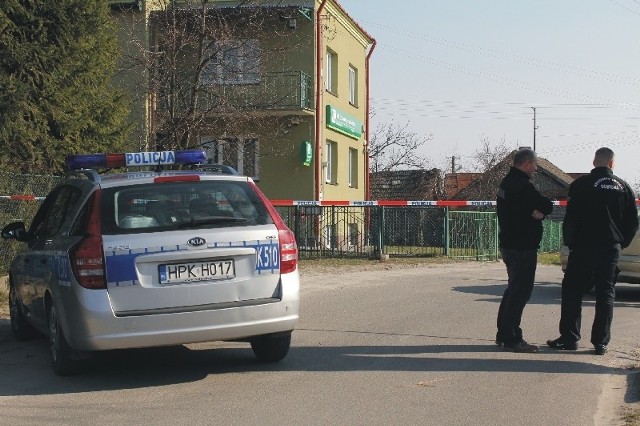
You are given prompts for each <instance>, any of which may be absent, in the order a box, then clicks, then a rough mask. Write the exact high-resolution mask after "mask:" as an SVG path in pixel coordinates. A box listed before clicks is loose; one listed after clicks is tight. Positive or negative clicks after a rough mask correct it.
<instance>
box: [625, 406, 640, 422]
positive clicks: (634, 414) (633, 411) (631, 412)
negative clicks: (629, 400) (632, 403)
mask: <svg viewBox="0 0 640 426" xmlns="http://www.w3.org/2000/svg"><path fill="white" fill-rule="evenodd" d="M621 420H622V422H623V423H622V424H623V425H624V426H640V407H636V408H631V407H625V408H623V409H622V416H621Z"/></svg>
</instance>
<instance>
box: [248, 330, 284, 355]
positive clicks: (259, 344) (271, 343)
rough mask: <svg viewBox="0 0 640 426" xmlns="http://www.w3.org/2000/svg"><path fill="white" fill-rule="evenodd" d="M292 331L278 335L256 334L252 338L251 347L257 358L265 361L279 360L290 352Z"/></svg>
mask: <svg viewBox="0 0 640 426" xmlns="http://www.w3.org/2000/svg"><path fill="white" fill-rule="evenodd" d="M290 347H291V332H288V333H284V334H276V335H266V336H256V337H254V338H252V339H251V349H253V353H254V354H255V356H256V358H258V359H259V360H260V361H264V362H277V361H280V360H282V359H283V358H284V357H286V356H287V354H288V353H289V348H290Z"/></svg>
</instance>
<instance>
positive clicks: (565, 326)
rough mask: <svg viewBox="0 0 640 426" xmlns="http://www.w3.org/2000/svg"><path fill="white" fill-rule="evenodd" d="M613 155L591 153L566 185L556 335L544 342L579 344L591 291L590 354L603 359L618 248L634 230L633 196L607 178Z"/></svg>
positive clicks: (617, 180) (563, 346) (573, 346)
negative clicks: (564, 257)
mask: <svg viewBox="0 0 640 426" xmlns="http://www.w3.org/2000/svg"><path fill="white" fill-rule="evenodd" d="M613 165H614V154H613V151H612V150H610V149H609V148H600V149H599V150H597V151H596V154H595V158H594V160H593V166H594V167H595V168H594V169H593V170H591V173H590V174H588V175H586V176H582V177H580V178H578V179H576V180H575V181H573V183H572V184H571V186H570V187H569V202H568V203H567V212H566V215H565V218H564V222H563V225H562V231H563V234H564V244H565V245H566V246H567V247H569V250H571V252H570V254H569V262H568V264H567V270H566V272H565V274H564V279H563V281H562V309H561V313H560V337H559V338H558V339H556V340H549V341H547V345H548V346H549V347H551V348H553V349H565V350H576V349H577V348H578V340H580V320H581V317H582V296H583V295H584V294H585V293H587V292H588V291H590V290H591V289H592V288H593V286H594V285H595V288H596V315H595V318H594V320H593V327H592V328H591V343H592V344H593V346H594V349H595V353H596V354H598V355H604V354H605V353H606V352H607V345H608V344H609V341H610V340H611V321H612V320H613V303H614V300H615V284H616V279H617V277H618V272H619V270H618V260H619V259H620V250H621V249H623V248H625V247H627V246H628V245H629V244H631V240H632V239H633V237H634V236H635V234H636V231H637V230H638V209H637V207H636V201H635V198H636V197H635V194H634V193H633V190H631V188H630V187H629V185H628V184H627V183H626V182H625V181H624V180H622V179H620V178H619V177H617V176H615V175H614V174H613Z"/></svg>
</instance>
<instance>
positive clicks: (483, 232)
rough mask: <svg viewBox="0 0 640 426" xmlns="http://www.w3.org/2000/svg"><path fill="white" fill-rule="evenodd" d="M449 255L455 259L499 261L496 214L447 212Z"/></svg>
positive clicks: (447, 246) (447, 247)
mask: <svg viewBox="0 0 640 426" xmlns="http://www.w3.org/2000/svg"><path fill="white" fill-rule="evenodd" d="M446 235H447V245H446V249H447V254H448V256H449V257H451V258H454V259H473V260H498V255H499V254H498V215H497V214H496V213H495V212H469V211H448V212H447V229H446Z"/></svg>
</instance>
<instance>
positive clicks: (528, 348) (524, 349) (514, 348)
mask: <svg viewBox="0 0 640 426" xmlns="http://www.w3.org/2000/svg"><path fill="white" fill-rule="evenodd" d="M504 350H505V351H507V352H519V353H536V352H538V347H537V346H536V345H530V344H528V343H527V342H525V341H524V340H521V341H519V342H517V343H505V344H504Z"/></svg>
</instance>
